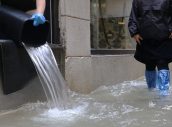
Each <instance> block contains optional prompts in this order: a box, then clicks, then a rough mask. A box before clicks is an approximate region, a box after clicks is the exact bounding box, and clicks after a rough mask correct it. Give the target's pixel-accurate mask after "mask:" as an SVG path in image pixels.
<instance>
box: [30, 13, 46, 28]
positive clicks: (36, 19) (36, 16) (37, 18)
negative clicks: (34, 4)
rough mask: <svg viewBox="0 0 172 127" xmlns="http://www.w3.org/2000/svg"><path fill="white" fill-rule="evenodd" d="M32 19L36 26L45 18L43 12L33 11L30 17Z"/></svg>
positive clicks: (43, 21)
mask: <svg viewBox="0 0 172 127" xmlns="http://www.w3.org/2000/svg"><path fill="white" fill-rule="evenodd" d="M31 18H32V19H33V25H34V26H38V25H40V24H44V23H45V21H46V19H45V17H44V15H43V14H41V13H35V14H33V15H32V17H31Z"/></svg>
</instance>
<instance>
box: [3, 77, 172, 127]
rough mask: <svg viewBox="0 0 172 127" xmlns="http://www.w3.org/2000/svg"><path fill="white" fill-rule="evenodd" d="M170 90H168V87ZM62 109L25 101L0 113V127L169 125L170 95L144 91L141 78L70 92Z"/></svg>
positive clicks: (143, 126)
mask: <svg viewBox="0 0 172 127" xmlns="http://www.w3.org/2000/svg"><path fill="white" fill-rule="evenodd" d="M170 91H171V90H170ZM70 95H71V99H70V102H69V103H68V108H67V109H66V110H58V109H48V108H47V103H42V102H37V103H28V104H26V105H23V106H22V107H20V108H18V109H16V110H9V111H2V112H1V113H0V126H1V127H47V126H49V127H57V126H58V127H155V126H156V127H171V124H172V95H170V96H168V97H159V96H158V91H156V90H155V91H148V90H147V87H146V83H145V80H144V79H143V78H140V79H138V80H136V81H126V82H123V83H120V84H117V85H110V86H101V87H99V88H98V89H96V90H95V91H93V92H92V93H90V94H88V95H81V94H77V93H74V92H70Z"/></svg>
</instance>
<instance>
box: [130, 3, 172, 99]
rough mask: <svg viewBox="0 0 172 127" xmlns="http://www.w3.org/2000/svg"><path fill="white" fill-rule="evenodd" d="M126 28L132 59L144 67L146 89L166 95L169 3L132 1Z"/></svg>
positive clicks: (171, 22)
mask: <svg viewBox="0 0 172 127" xmlns="http://www.w3.org/2000/svg"><path fill="white" fill-rule="evenodd" d="M128 28H129V32H130V35H131V37H133V38H134V40H135V41H136V43H137V45H136V52H135V55H134V57H135V59H136V60H138V61H139V62H141V63H144V64H145V68H146V69H145V78H146V82H147V86H148V88H149V89H154V88H156V87H157V88H158V89H159V91H160V92H159V94H160V95H162V96H166V95H169V86H170V71H169V65H168V64H169V63H170V62H171V61H172V1H171V0H133V3H132V9H131V13H130V17H129V22H128Z"/></svg>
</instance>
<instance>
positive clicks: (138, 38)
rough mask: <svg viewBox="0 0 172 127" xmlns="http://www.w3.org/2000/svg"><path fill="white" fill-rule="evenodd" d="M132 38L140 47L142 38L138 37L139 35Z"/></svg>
mask: <svg viewBox="0 0 172 127" xmlns="http://www.w3.org/2000/svg"><path fill="white" fill-rule="evenodd" d="M133 38H134V40H135V41H136V43H137V44H139V45H140V41H141V40H143V38H142V37H141V36H140V34H136V35H134V36H133Z"/></svg>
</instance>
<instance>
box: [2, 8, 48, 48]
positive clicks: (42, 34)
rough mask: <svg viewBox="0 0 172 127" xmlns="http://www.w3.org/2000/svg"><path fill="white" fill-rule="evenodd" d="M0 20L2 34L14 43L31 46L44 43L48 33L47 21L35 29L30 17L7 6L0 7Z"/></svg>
mask: <svg viewBox="0 0 172 127" xmlns="http://www.w3.org/2000/svg"><path fill="white" fill-rule="evenodd" d="M0 20H1V23H2V26H3V28H4V29H3V32H4V33H5V34H6V35H7V37H8V38H10V39H12V40H13V41H15V42H16V43H19V44H21V43H22V42H24V43H25V44H30V45H33V46H39V45H42V44H44V43H46V40H47V36H48V32H49V23H48V22H47V21H46V22H45V23H44V24H41V25H39V26H37V27H35V26H33V20H32V19H31V15H29V14H27V13H25V12H22V11H20V10H16V9H14V8H11V7H8V6H0Z"/></svg>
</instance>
